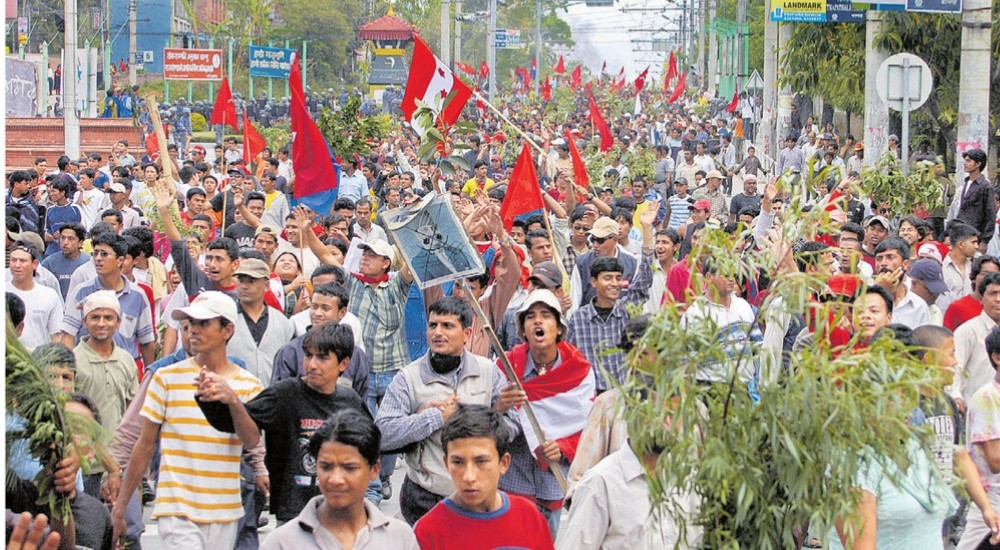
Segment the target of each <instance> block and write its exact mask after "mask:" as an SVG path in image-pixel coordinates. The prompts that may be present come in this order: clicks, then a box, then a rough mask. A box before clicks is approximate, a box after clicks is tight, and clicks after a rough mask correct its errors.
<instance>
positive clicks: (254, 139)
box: [243, 109, 267, 164]
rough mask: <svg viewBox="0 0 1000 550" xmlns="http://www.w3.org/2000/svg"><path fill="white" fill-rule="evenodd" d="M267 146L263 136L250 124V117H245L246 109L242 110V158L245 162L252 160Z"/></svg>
mask: <svg viewBox="0 0 1000 550" xmlns="http://www.w3.org/2000/svg"><path fill="white" fill-rule="evenodd" d="M264 147H267V141H266V140H265V139H264V136H262V135H260V133H258V132H257V129H256V128H254V127H253V124H250V119H249V118H247V111H246V109H244V110H243V160H244V161H246V162H247V164H249V163H251V162H253V160H254V159H255V158H257V155H259V154H260V152H261V151H263V150H264Z"/></svg>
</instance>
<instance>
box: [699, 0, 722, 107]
mask: <svg viewBox="0 0 1000 550" xmlns="http://www.w3.org/2000/svg"><path fill="white" fill-rule="evenodd" d="M706 1H707V2H708V20H709V21H710V22H711V28H712V30H711V34H710V35H709V37H708V75H707V76H708V79H707V80H706V81H705V85H706V87H707V88H708V96H709V97H714V96H715V91H716V88H717V86H718V85H719V31H718V29H717V28H716V26H715V17H716V6H717V5H718V0H706ZM702 31H703V32H704V26H703V27H702Z"/></svg>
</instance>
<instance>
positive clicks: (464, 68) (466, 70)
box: [455, 61, 476, 76]
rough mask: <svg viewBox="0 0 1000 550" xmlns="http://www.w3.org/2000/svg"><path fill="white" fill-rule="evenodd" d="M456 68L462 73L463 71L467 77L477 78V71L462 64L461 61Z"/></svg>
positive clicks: (456, 64) (457, 62)
mask: <svg viewBox="0 0 1000 550" xmlns="http://www.w3.org/2000/svg"><path fill="white" fill-rule="evenodd" d="M455 66H456V67H458V69H459V70H460V71H462V72H463V73H465V74H467V75H471V76H476V69H474V68H472V67H470V66H469V65H466V64H465V63H462V62H461V61H456V62H455Z"/></svg>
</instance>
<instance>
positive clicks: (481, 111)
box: [476, 88, 486, 117]
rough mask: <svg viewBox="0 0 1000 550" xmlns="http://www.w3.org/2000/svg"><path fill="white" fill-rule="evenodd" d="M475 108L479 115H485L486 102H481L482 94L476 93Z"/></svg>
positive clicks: (477, 89)
mask: <svg viewBox="0 0 1000 550" xmlns="http://www.w3.org/2000/svg"><path fill="white" fill-rule="evenodd" d="M476 91H477V92H478V91H479V88H476ZM476 109H478V110H479V116H481V117H484V116H486V104H485V103H483V96H481V95H478V94H477V95H476Z"/></svg>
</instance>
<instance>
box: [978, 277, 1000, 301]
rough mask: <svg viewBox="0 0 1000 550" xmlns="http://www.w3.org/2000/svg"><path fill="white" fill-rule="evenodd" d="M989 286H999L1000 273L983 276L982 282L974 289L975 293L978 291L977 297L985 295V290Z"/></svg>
mask: <svg viewBox="0 0 1000 550" xmlns="http://www.w3.org/2000/svg"><path fill="white" fill-rule="evenodd" d="M990 285H1000V273H996V272H990V273H987V274H986V275H983V280H982V281H979V286H978V287H976V291H978V292H979V295H980V296H982V295H984V294H986V289H987V288H989V287H990Z"/></svg>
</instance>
